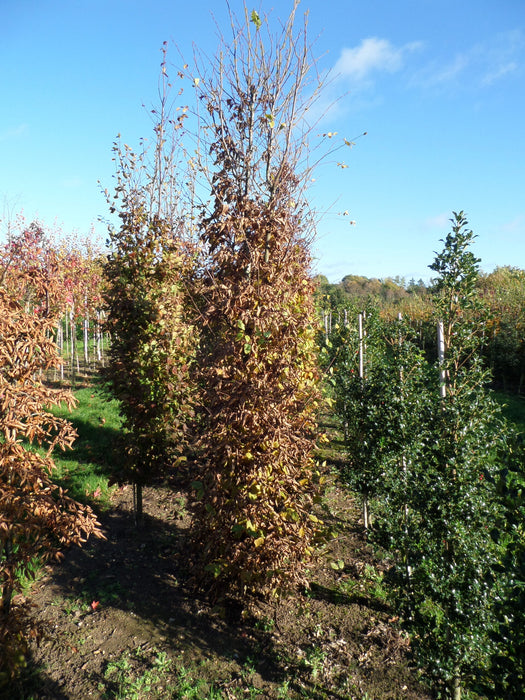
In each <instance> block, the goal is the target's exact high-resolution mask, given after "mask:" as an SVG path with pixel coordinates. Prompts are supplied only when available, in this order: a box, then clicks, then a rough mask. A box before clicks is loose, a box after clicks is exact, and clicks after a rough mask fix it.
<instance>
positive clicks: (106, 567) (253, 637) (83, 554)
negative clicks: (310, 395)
mask: <svg viewBox="0 0 525 700" xmlns="http://www.w3.org/2000/svg"><path fill="white" fill-rule="evenodd" d="M132 507H133V504H132V491H131V488H130V487H125V488H122V489H120V490H118V491H116V492H115V495H114V498H113V507H112V508H111V509H110V511H109V512H108V513H106V514H104V515H102V516H101V522H102V524H103V527H104V532H105V535H106V537H107V539H106V540H91V541H90V542H88V543H87V544H86V545H85V546H84V547H83V548H82V549H79V548H77V549H71V550H69V551H67V552H66V557H65V559H64V561H63V562H61V563H60V564H57V565H54V566H53V567H48V568H47V569H46V571H45V574H44V576H43V577H41V578H39V579H38V580H37V581H36V583H35V584H34V587H33V591H32V594H31V599H32V600H33V602H35V603H36V604H37V605H38V612H37V615H38V617H39V619H40V620H41V621H43V622H45V624H46V626H47V628H48V630H49V631H50V635H49V638H48V639H46V640H45V641H43V642H42V643H41V644H40V646H39V647H36V646H35V647H34V648H33V649H32V650H31V658H30V660H29V665H28V669H27V673H26V676H25V679H24V682H23V683H22V684H18V685H17V686H16V687H11V688H10V689H9V690H8V691H7V696H6V697H7V698H9V699H10V700H11V699H15V698H16V699H18V698H23V699H24V700H77V699H78V700H84V699H85V698H94V699H95V698H99V699H104V698H105V699H108V698H137V699H139V698H165V699H168V698H170V699H171V698H197V699H198V698H202V700H205V698H221V699H225V698H252V697H253V698H254V697H259V698H276V699H277V698H282V699H286V698H312V699H313V700H316V699H321V698H330V699H334V700H342V699H343V698H344V699H351V698H358V699H359V700H365V699H366V700H372V699H373V700H383V699H385V700H386V699H389V698H396V699H397V698H404V699H407V700H416V699H418V700H425V699H428V698H430V697H431V696H430V695H429V694H428V693H427V692H426V691H425V689H424V688H423V686H421V685H420V684H419V683H418V680H417V672H416V671H415V670H414V669H413V668H411V665H410V649H409V643H408V640H407V638H406V637H405V636H404V635H403V634H402V633H400V631H399V630H398V629H397V628H396V626H395V619H396V618H395V611H393V610H392V609H390V608H389V606H388V604H387V603H386V602H385V601H384V597H382V595H381V580H380V568H381V567H380V565H378V563H377V561H376V560H374V557H373V556H372V553H371V552H370V550H369V548H368V547H367V545H366V541H365V539H364V537H363V532H362V528H361V525H360V524H359V522H358V513H357V512H356V508H355V504H353V503H352V502H351V501H350V500H349V496H348V494H343V493H342V492H340V491H339V490H338V489H337V488H336V487H335V486H332V487H331V489H330V492H329V494H328V496H327V502H326V510H327V513H325V519H328V520H329V521H331V524H332V525H333V526H334V527H336V528H337V530H338V532H339V536H338V537H337V539H336V540H334V542H333V543H332V544H331V545H330V547H329V551H328V552H327V557H326V558H325V559H323V560H321V561H320V562H319V563H318V564H316V566H315V567H313V568H312V570H311V571H310V573H309V578H310V580H311V588H310V590H309V591H303V592H299V593H297V595H295V596H294V597H292V598H288V599H286V600H283V601H281V602H280V603H278V604H277V605H275V604H271V605H270V604H267V603H257V604H254V603H250V605H246V604H245V601H240V600H234V599H231V600H230V599H225V600H222V601H219V602H215V604H214V605H212V604H211V603H209V602H208V601H207V600H206V599H204V598H202V597H200V596H199V595H196V594H195V592H194V590H193V589H192V588H191V586H190V582H189V572H188V566H187V563H188V557H187V552H188V549H187V547H188V544H187V543H188V527H189V523H190V518H189V514H188V512H187V509H186V505H185V497H184V493H183V492H182V491H177V486H176V485H174V484H164V485H159V486H158V487H155V488H149V489H146V490H145V501H144V510H145V513H146V520H145V527H144V528H143V530H141V531H137V530H136V529H135V528H134V525H133V516H132ZM334 566H335V567H336V568H334Z"/></svg>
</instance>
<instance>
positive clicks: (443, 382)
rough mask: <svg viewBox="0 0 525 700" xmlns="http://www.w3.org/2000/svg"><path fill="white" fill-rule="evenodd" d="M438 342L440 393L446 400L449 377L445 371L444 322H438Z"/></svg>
mask: <svg viewBox="0 0 525 700" xmlns="http://www.w3.org/2000/svg"><path fill="white" fill-rule="evenodd" d="M437 340H438V361H439V367H440V370H439V393H440V395H441V398H442V399H444V398H445V396H446V395H447V376H446V371H445V331H444V328H443V321H438V325H437Z"/></svg>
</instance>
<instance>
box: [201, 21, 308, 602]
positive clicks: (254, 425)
mask: <svg viewBox="0 0 525 700" xmlns="http://www.w3.org/2000/svg"><path fill="white" fill-rule="evenodd" d="M294 19H295V10H294V11H293V12H292V14H291V16H290V17H289V19H288V20H287V22H286V23H285V24H284V25H283V26H282V27H281V30H280V32H279V33H278V34H277V35H273V34H272V32H271V30H270V28H269V25H268V23H267V21H266V20H263V19H261V18H260V17H259V16H258V15H257V13H255V12H252V13H251V14H250V13H249V12H248V10H246V8H245V17H244V18H243V20H241V21H240V22H239V21H237V19H236V18H235V17H233V18H232V39H231V41H229V42H226V41H225V42H224V45H223V46H221V49H220V52H219V53H218V58H217V60H216V61H215V63H213V64H212V66H211V68H210V69H209V70H206V69H205V68H201V69H200V70H199V74H198V75H199V77H198V78H195V79H194V84H195V86H196V88H197V91H198V95H199V98H200V100H201V102H202V104H203V107H204V108H203V115H202V118H203V120H205V128H204V130H203V133H204V134H205V135H207V136H206V138H208V139H209V142H208V144H207V146H206V148H205V149H204V151H206V150H207V149H208V148H209V152H210V153H211V157H212V161H211V162H209V163H207V164H205V166H203V167H206V171H205V172H206V173H208V175H209V181H210V185H211V203H210V204H209V205H208V206H207V207H206V208H205V209H204V211H203V213H202V217H201V220H200V238H201V243H202V246H203V247H204V255H205V267H204V270H203V273H202V279H201V283H202V286H201V290H200V291H201V294H200V298H201V300H202V303H201V313H202V319H203V329H202V334H203V335H202V340H201V346H200V352H199V363H198V379H199V383H200V386H201V390H202V392H203V396H202V405H203V412H202V421H203V422H202V433H201V439H200V451H201V455H200V457H201V458H200V461H199V467H198V472H197V477H196V479H195V483H194V486H195V490H196V496H197V498H198V503H197V507H196V512H195V518H194V537H195V540H196V543H197V544H198V550H197V551H199V552H200V554H201V558H200V560H199V566H200V567H201V571H202V570H204V571H205V572H206V574H207V575H209V576H210V577H211V580H212V581H213V582H214V585H215V586H216V587H217V588H223V589H224V588H226V587H228V588H229V589H230V590H237V591H241V592H246V591H255V590H256V591H258V592H263V593H279V592H281V591H283V590H284V589H286V588H289V587H293V586H295V585H296V584H297V583H298V582H299V581H303V580H304V568H305V566H306V564H307V563H308V561H309V560H310V557H311V556H312V554H313V552H314V545H315V542H316V540H317V538H318V537H319V536H320V533H321V529H322V526H321V523H320V522H319V520H318V519H317V517H316V516H315V515H314V509H313V503H314V500H315V499H316V497H317V494H318V492H319V484H318V477H317V475H316V467H315V463H314V460H313V457H312V450H313V447H314V445H315V439H316V438H315V429H316V412H317V409H318V407H319V400H320V394H319V388H318V380H319V376H318V370H317V366H316V350H315V343H314V335H315V326H316V320H315V310H314V305H313V292H314V289H313V282H312V278H311V272H310V250H309V244H310V235H311V230H310V227H309V216H308V212H307V208H306V204H305V203H304V193H303V190H304V186H305V181H306V173H307V171H305V169H304V162H303V163H302V159H303V158H305V156H306V155H307V154H306V153H305V152H304V151H303V150H302V146H303V142H304V140H305V138H306V133H305V131H306V130H307V127H306V126H305V122H304V116H305V111H306V109H307V108H308V106H309V104H310V100H308V99H306V101H305V98H304V95H305V91H306V86H307V84H308V76H309V70H310V68H311V65H310V61H309V49H308V45H307V42H306V24H305V25H304V26H303V27H302V28H301V29H300V30H298V31H297V30H296V29H295V28H294ZM301 163H302V164H301Z"/></svg>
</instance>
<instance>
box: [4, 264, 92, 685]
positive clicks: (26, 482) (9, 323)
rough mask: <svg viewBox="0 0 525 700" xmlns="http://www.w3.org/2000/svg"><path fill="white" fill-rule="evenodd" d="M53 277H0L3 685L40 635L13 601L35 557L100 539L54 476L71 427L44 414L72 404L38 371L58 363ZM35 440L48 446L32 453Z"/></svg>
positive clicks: (36, 273) (37, 273)
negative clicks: (28, 299) (25, 296)
mask: <svg viewBox="0 0 525 700" xmlns="http://www.w3.org/2000/svg"><path fill="white" fill-rule="evenodd" d="M29 288H30V289H31V294H32V295H33V301H36V302H37V303H36V308H37V311H26V310H25V309H24V308H23V306H22V305H21V303H20V302H19V300H18V299H19V295H20V293H21V292H24V291H26V290H28V289H29ZM52 294H53V279H52V277H51V276H50V275H48V274H47V272H46V270H43V269H40V270H38V269H36V268H35V269H34V270H33V274H32V277H31V280H28V279H27V278H26V276H25V273H24V272H21V271H20V270H17V269H16V268H15V267H12V268H10V267H9V266H6V267H4V269H3V273H2V275H1V278H0V588H1V590H0V595H1V597H0V684H1V683H2V681H5V680H6V678H9V677H11V676H12V675H13V674H15V673H16V671H17V668H19V667H20V666H21V665H23V663H24V658H23V654H24V650H25V648H26V642H25V640H26V639H27V636H28V635H33V636H34V635H35V634H37V630H36V629H35V628H34V626H33V625H32V622H31V619H30V608H31V606H30V605H29V604H28V603H27V602H22V601H19V600H18V599H17V597H16V596H15V594H16V593H17V592H19V591H20V590H21V583H22V580H23V578H24V577H30V576H31V570H32V567H31V565H32V562H33V560H34V559H35V557H36V556H38V557H39V559H40V561H46V560H48V559H50V558H52V557H55V558H56V557H58V556H59V555H60V548H61V547H63V546H66V545H69V544H81V543H82V542H84V541H85V540H86V538H87V536H88V535H90V534H95V535H97V536H101V532H100V530H99V528H98V524H97V521H96V518H95V515H94V514H93V512H92V511H91V509H90V508H89V507H87V506H84V505H81V504H79V503H77V502H76V501H74V500H73V499H72V498H70V497H69V496H68V495H67V493H66V492H64V491H63V490H62V489H61V488H59V487H58V486H56V485H55V484H54V483H53V481H52V478H51V474H52V471H53V469H54V466H55V465H54V462H53V458H52V453H53V450H54V449H55V448H57V447H58V448H60V449H66V448H68V447H70V446H71V444H72V442H73V440H74V439H75V436H76V433H75V431H74V429H73V427H72V426H71V424H70V423H69V422H68V421H67V420H64V419H62V418H58V417H56V416H54V415H52V414H51V413H49V412H48V410H47V409H49V408H50V407H52V406H57V405H59V404H61V403H65V404H66V405H67V406H69V407H72V406H73V405H74V398H73V395H72V394H71V393H70V392H69V391H65V390H62V389H53V388H50V387H49V386H47V385H46V384H45V383H44V382H43V380H42V377H43V373H45V372H46V371H47V370H49V369H51V368H54V367H56V366H58V365H59V363H60V358H59V356H58V351H57V347H56V345H55V343H54V342H53V340H52V338H53V333H54V331H55V329H56V322H57V319H56V317H55V316H54V315H53V314H52V313H50V311H49V309H50V308H51V305H52V299H51V297H52ZM34 445H39V446H42V447H43V448H44V450H45V451H41V452H37V451H35V450H34V448H33V446H34Z"/></svg>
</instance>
